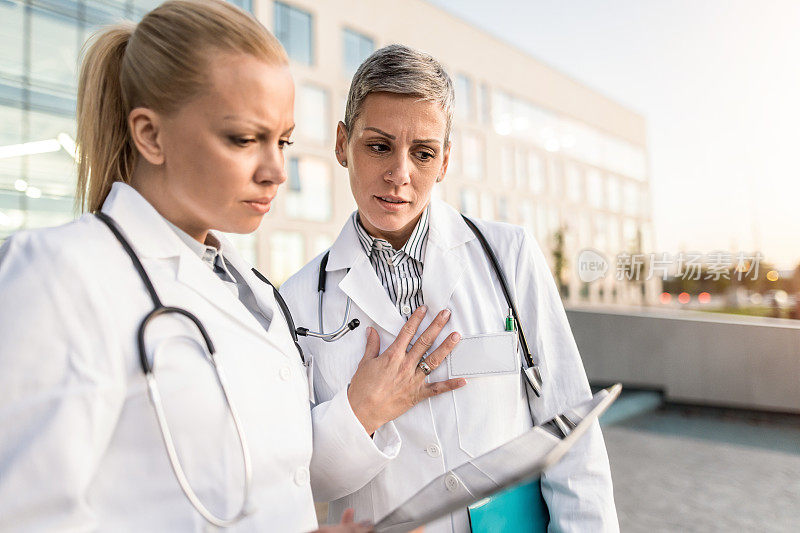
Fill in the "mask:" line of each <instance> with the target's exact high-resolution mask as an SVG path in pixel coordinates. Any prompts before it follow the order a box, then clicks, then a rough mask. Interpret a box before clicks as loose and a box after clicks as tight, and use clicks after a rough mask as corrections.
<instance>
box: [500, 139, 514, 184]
mask: <svg viewBox="0 0 800 533" xmlns="http://www.w3.org/2000/svg"><path fill="white" fill-rule="evenodd" d="M500 181H502V182H503V184H504V185H511V184H512V183H513V182H514V149H513V148H512V147H511V146H503V147H502V148H500Z"/></svg>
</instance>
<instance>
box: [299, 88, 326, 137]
mask: <svg viewBox="0 0 800 533" xmlns="http://www.w3.org/2000/svg"><path fill="white" fill-rule="evenodd" d="M299 96H300V98H299V101H300V102H299V105H298V106H297V108H296V109H297V111H296V112H297V135H298V136H299V137H302V138H304V139H308V140H311V141H316V142H318V143H324V142H327V140H328V138H329V136H330V135H331V133H332V132H331V131H330V129H331V128H329V126H328V124H329V119H330V117H329V109H328V91H326V90H325V89H322V88H321V87H317V86H315V85H308V84H303V85H301V86H300V95H299Z"/></svg>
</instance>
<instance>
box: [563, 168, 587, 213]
mask: <svg viewBox="0 0 800 533" xmlns="http://www.w3.org/2000/svg"><path fill="white" fill-rule="evenodd" d="M566 182H567V199H568V200H569V201H570V202H574V203H579V202H580V201H581V200H582V199H583V183H581V182H582V179H581V169H580V168H578V166H577V165H576V164H574V163H569V164H567V165H566Z"/></svg>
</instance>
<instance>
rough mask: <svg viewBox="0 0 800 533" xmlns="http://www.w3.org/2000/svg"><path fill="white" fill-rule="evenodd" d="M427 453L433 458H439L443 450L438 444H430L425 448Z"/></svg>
mask: <svg viewBox="0 0 800 533" xmlns="http://www.w3.org/2000/svg"><path fill="white" fill-rule="evenodd" d="M425 451H426V452H427V453H428V455H430V456H431V457H439V456H440V455H442V449H441V448H439V446H438V445H436V444H428V447H427V448H425Z"/></svg>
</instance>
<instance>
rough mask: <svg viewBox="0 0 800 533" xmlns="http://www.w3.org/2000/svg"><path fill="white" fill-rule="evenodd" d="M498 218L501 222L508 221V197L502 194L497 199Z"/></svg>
mask: <svg viewBox="0 0 800 533" xmlns="http://www.w3.org/2000/svg"><path fill="white" fill-rule="evenodd" d="M497 220H499V221H500V222H508V221H509V216H508V199H507V198H506V197H504V196H501V197H500V198H498V199H497Z"/></svg>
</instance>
